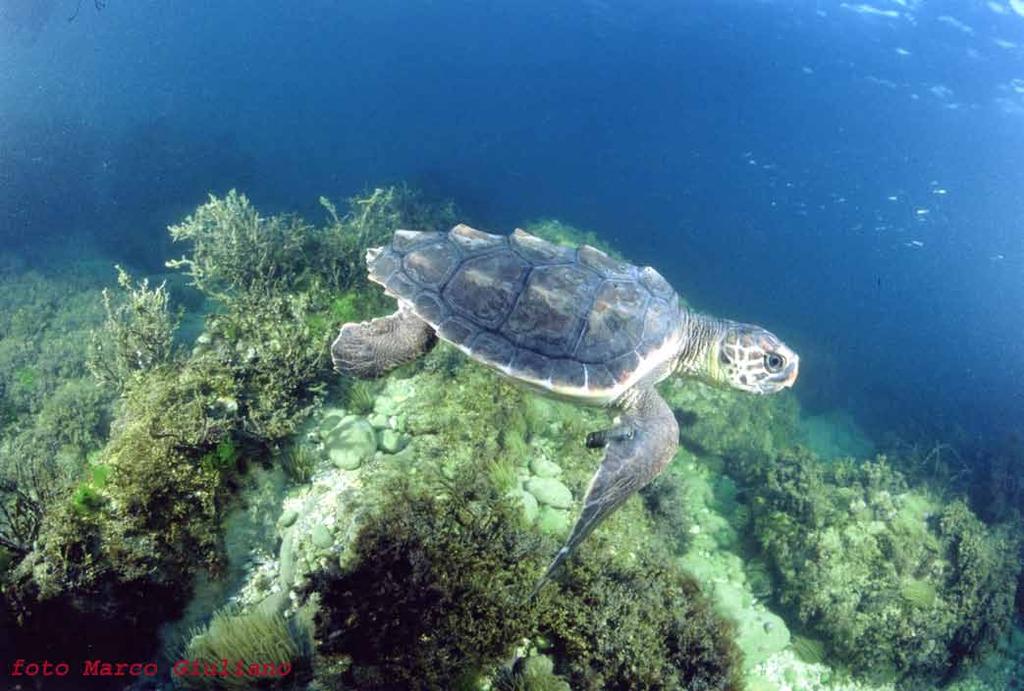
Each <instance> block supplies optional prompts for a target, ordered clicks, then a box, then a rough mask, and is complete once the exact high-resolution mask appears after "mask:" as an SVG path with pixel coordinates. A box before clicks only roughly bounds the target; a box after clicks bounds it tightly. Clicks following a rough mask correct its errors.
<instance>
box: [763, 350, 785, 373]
mask: <svg viewBox="0 0 1024 691" xmlns="http://www.w3.org/2000/svg"><path fill="white" fill-rule="evenodd" d="M784 364H786V361H785V360H783V359H782V356H781V355H779V354H778V353H766V354H765V356H764V367H765V369H766V370H768V371H769V372H772V373H773V374H774V373H775V372H778V371H780V370H781V369H782V366H783V365H784Z"/></svg>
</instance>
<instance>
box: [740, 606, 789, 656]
mask: <svg viewBox="0 0 1024 691" xmlns="http://www.w3.org/2000/svg"><path fill="white" fill-rule="evenodd" d="M736 645H738V646H739V647H740V649H741V650H742V651H743V662H744V664H745V665H746V666H748V667H753V666H754V665H757V664H759V663H761V662H764V661H765V660H767V659H768V658H769V657H771V656H772V655H774V654H775V653H777V652H779V651H780V650H784V649H785V648H786V646H788V645H789V629H788V628H786V623H785V622H784V621H783V620H782V618H781V617H779V616H778V615H776V614H773V613H772V612H767V611H765V612H756V613H755V614H754V616H750V615H747V616H744V617H743V619H741V620H740V621H739V622H738V626H737V632H736Z"/></svg>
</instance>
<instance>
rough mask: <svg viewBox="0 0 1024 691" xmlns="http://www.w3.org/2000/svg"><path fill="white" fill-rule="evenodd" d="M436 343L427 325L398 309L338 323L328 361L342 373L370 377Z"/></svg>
mask: <svg viewBox="0 0 1024 691" xmlns="http://www.w3.org/2000/svg"><path fill="white" fill-rule="evenodd" d="M436 343H437V334H435V333H434V329H432V328H431V327H430V325H428V324H427V323H426V322H424V321H423V320H422V319H420V318H419V317H417V316H416V315H414V314H413V313H412V312H410V311H408V310H405V309H401V308H400V309H399V310H398V311H397V312H395V313H394V314H389V315H388V316H386V317H378V318H376V319H374V320H372V321H368V322H359V323H355V322H352V323H349V324H345V325H344V326H342V327H341V332H340V333H339V334H338V337H337V338H336V339H334V343H332V344H331V360H332V361H333V362H334V368H335V369H336V370H338V371H339V372H341V373H342V374H348V375H351V376H353V377H358V378H359V379H374V378H376V377H380V376H382V375H384V374H387V373H388V372H390V371H391V370H393V369H395V368H396V367H400V366H402V365H404V364H407V363H409V362H412V361H413V360H415V359H417V358H419V357H421V356H423V355H426V354H427V353H428V352H430V349H431V348H433V347H434V345H435V344H436Z"/></svg>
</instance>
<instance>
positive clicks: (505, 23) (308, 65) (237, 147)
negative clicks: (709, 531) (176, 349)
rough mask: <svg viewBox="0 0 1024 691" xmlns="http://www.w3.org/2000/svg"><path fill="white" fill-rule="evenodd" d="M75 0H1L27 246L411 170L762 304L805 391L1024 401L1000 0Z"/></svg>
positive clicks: (913, 410)
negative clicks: (242, 197) (101, 4)
mask: <svg viewBox="0 0 1024 691" xmlns="http://www.w3.org/2000/svg"><path fill="white" fill-rule="evenodd" d="M1015 2H1016V3H1017V5H1018V6H1020V9H1021V11H1022V12H1024V6H1022V5H1021V0H1015ZM76 4H77V3H76V2H75V0H68V1H66V2H56V1H52V2H51V1H50V0H5V2H4V4H3V6H2V9H0V32H2V33H0V236H2V238H3V239H4V241H5V242H6V243H8V244H11V245H14V246H22V247H28V246H35V247H36V248H38V247H40V246H42V247H45V246H46V244H45V243H46V241H47V239H52V238H55V237H57V236H58V235H60V234H66V233H78V234H83V235H91V236H95V237H96V238H97V240H98V241H99V242H100V243H101V245H102V246H104V247H105V248H106V249H107V251H109V252H110V254H111V256H112V258H114V259H118V260H120V261H128V262H133V263H135V265H136V266H138V265H140V264H141V265H148V266H149V267H152V268H153V269H157V268H159V266H160V261H161V260H162V259H163V258H164V257H165V256H166V255H167V254H168V252H170V251H171V250H169V249H168V247H167V244H166V233H165V231H164V225H166V224H167V223H168V222H173V221H175V220H177V219H178V218H179V217H180V216H181V215H182V214H184V213H186V212H187V211H189V210H190V209H191V208H193V207H194V206H195V205H196V204H197V203H199V202H200V201H202V199H203V197H204V195H205V194H206V193H207V192H208V191H214V192H223V191H226V190H227V189H229V188H231V187H233V186H235V187H238V188H240V189H242V190H243V191H245V192H247V193H248V194H249V195H250V196H251V197H252V198H253V200H254V201H255V202H256V204H257V205H259V206H260V207H261V208H262V209H264V210H265V211H268V212H270V211H277V210H295V211H299V212H302V213H305V214H307V215H308V216H309V217H310V218H311V219H314V220H316V219H319V218H320V217H321V213H320V211H319V210H318V208H317V205H316V200H317V198H318V196H319V195H327V196H330V197H332V198H338V197H343V196H347V195H350V194H352V193H355V192H357V191H360V190H361V189H363V188H365V187H366V186H374V185H380V184H382V183H386V182H393V181H399V180H407V181H410V182H411V183H413V184H414V185H418V186H420V187H423V188H424V189H426V190H427V191H428V192H430V193H431V194H434V195H438V196H442V197H451V198H454V199H455V200H456V201H457V202H458V203H459V204H460V206H461V207H462V208H463V209H464V211H465V213H466V217H467V220H468V221H470V222H472V223H475V224H477V225H479V226H480V227H483V228H486V229H489V230H492V231H509V230H511V229H512V228H513V227H514V226H515V225H516V224H522V223H524V222H525V221H528V220H530V219H536V218H539V217H557V218H559V219H561V220H563V221H566V222H569V223H572V224H575V225H578V226H582V227H586V228H589V229H593V230H596V231H597V232H598V233H600V234H601V235H603V236H605V237H606V238H608V239H609V240H611V241H612V242H614V243H615V244H616V245H617V246H618V247H619V248H620V249H622V250H623V251H624V252H625V253H627V254H628V255H629V256H630V257H632V258H633V259H634V260H635V261H637V262H638V263H649V264H653V265H655V266H656V267H658V268H659V269H660V270H661V271H662V272H663V273H664V274H665V275H666V276H668V277H669V278H670V280H671V281H672V282H673V283H674V284H675V286H676V287H677V288H678V289H679V290H680V291H681V292H682V293H683V294H684V295H686V296H687V297H688V298H690V299H691V300H692V301H694V302H695V303H696V304H698V305H699V306H701V307H702V308H704V309H707V310H709V311H713V312H715V313H718V314H720V315H722V316H730V317H734V318H738V319H744V320H751V321H757V322H761V323H763V324H765V325H767V326H769V328H772V329H774V330H776V331H777V332H779V333H780V335H782V336H783V337H784V338H786V339H787V340H788V341H790V342H791V343H792V345H794V347H795V348H796V349H797V350H799V351H800V352H801V354H802V356H803V360H802V363H803V368H802V369H803V374H802V377H801V381H800V383H799V385H798V392H799V394H800V396H801V399H802V402H803V403H804V404H805V406H807V407H808V409H810V410H826V409H830V408H835V407H849V408H852V409H853V410H854V412H855V414H857V415H859V416H860V417H861V419H862V420H864V421H866V422H868V423H871V422H875V423H877V422H879V421H886V422H887V423H892V424H894V425H899V424H902V423H903V422H907V423H908V424H918V423H919V422H920V421H921V420H925V421H930V422H932V423H935V424H936V425H938V426H939V427H940V428H942V427H948V426H949V425H951V424H953V423H955V422H957V421H962V422H964V423H965V424H967V425H968V426H969V427H971V428H972V429H982V428H983V427H984V426H985V425H990V426H995V428H996V430H995V431H998V432H1002V431H1005V430H1007V429H1012V428H1014V427H1015V426H1017V425H1018V419H1017V418H1018V415H1019V413H1020V412H1021V409H1022V405H1021V404H1022V399H1021V394H1020V384H1021V381H1022V374H1024V346H1022V343H1021V341H1022V336H1024V329H1022V324H1024V315H1022V313H1021V303H1022V298H1024V285H1022V281H1021V278H1022V275H1024V241H1022V232H1021V231H1022V219H1024V195H1022V194H1021V190H1022V189H1024V186H1022V185H1024V166H1022V165H1021V162H1022V153H1024V81H1022V80H1024V59H1022V58H1024V48H1022V47H1020V46H1019V45H1017V44H1018V43H1019V44H1024V16H1021V15H1020V14H1017V13H1016V12H1015V11H1014V8H1012V7H1011V6H1010V5H1009V4H1006V3H1004V2H996V3H985V2H964V1H963V0H961V1H959V2H923V1H922V2H913V1H912V0H905V1H904V2H894V1H892V0H877V3H876V5H875V7H874V8H872V7H870V6H866V5H860V4H859V3H839V2H824V1H823V2H777V3H768V2H752V1H750V0H746V1H740V0H736V1H733V2H724V1H720V2H702V3H693V2H682V1H680V0H657V1H654V0H645V1H634V2H602V1H599V0H587V1H576V2H569V1H565V0H545V1H543V2H541V1H524V0H516V1H514V2H513V1H506V2H481V1H468V0H463V1H458V0H437V1H436V2H421V1H416V2H413V1H411V0H410V1H406V2H398V1H390V2H389V1H386V0H373V1H366V0H360V1H356V0H352V1H345V2H327V1H326V0H304V2H301V3H295V2H289V3H285V2H273V3H272V2H251V0H247V1H245V2H242V1H241V0H234V1H231V2H219V3H215V4H216V7H215V8H207V7H205V5H207V3H164V2H155V1H153V2H142V1H140V0H132V1H131V2H129V1H127V0H110V1H109V3H108V4H107V6H106V8H105V9H103V10H102V11H97V10H96V9H95V8H94V7H93V3H92V2H91V0H84V2H83V4H82V6H81V9H80V11H79V13H78V15H77V16H76V17H75V18H74V20H73V21H70V22H69V21H68V18H69V17H70V16H72V14H74V12H75V8H76ZM211 4H213V3H211ZM1014 80H1018V81H1014Z"/></svg>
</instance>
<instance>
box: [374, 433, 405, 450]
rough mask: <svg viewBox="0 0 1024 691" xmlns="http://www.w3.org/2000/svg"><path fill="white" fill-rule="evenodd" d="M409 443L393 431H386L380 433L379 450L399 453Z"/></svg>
mask: <svg viewBox="0 0 1024 691" xmlns="http://www.w3.org/2000/svg"><path fill="white" fill-rule="evenodd" d="M407 443H408V439H406V438H405V436H404V435H402V434H399V433H398V432H396V431H395V430H393V429H384V430H381V432H380V444H379V448H380V450H381V451H383V452H384V453H398V452H399V451H401V450H402V449H404V448H405V445H406V444H407Z"/></svg>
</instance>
